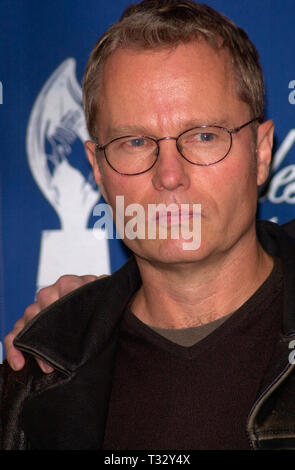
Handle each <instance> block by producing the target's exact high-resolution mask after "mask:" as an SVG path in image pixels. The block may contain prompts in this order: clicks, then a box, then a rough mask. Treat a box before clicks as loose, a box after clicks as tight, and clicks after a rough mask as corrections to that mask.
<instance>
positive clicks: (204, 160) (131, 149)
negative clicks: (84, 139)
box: [96, 118, 261, 176]
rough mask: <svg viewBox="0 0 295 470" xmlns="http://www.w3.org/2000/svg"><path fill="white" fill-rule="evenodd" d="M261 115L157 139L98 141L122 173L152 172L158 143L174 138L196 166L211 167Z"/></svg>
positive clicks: (158, 150)
mask: <svg viewBox="0 0 295 470" xmlns="http://www.w3.org/2000/svg"><path fill="white" fill-rule="evenodd" d="M260 119H261V118H254V119H251V121H248V122H246V123H245V124H242V125H241V126H239V127H235V128H234V129H226V128H225V127H221V126H199V127H194V128H192V129H188V130H186V131H184V132H182V133H181V134H180V135H179V136H178V137H169V136H168V137H161V138H160V139H155V138H153V137H149V136H145V135H127V136H123V137H117V138H116V139H112V140H111V141H110V142H108V143H107V144H105V145H99V144H98V143H96V146H97V149H98V150H100V151H103V152H104V156H105V159H106V161H107V162H108V164H109V165H110V167H111V168H112V169H113V170H115V171H116V172H117V173H120V174H121V175H129V176H135V175H140V174H142V173H145V172H147V171H149V170H150V169H151V168H152V167H153V166H154V165H155V163H156V161H157V160H158V156H159V153H160V146H159V142H161V141H162V140H175V141H176V147H177V150H178V152H179V153H180V155H181V156H182V157H183V158H184V159H185V160H186V161H187V162H189V163H191V164H193V165H200V166H209V165H213V164H214V163H218V162H220V161H221V160H223V159H224V158H225V157H226V156H227V155H228V154H229V152H230V150H231V148H232V136H233V134H236V133H237V132H239V131H240V130H241V129H243V128H244V127H246V126H248V125H249V124H252V123H253V122H255V121H258V120H260Z"/></svg>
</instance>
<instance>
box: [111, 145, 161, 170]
mask: <svg viewBox="0 0 295 470" xmlns="http://www.w3.org/2000/svg"><path fill="white" fill-rule="evenodd" d="M105 154H106V158H107V160H108V162H109V163H110V165H111V166H112V167H113V168H114V169H115V170H116V171H118V172H119V173H124V174H127V175H134V174H136V173H142V172H144V171H147V170H149V169H150V168H151V167H152V166H153V164H154V163H155V161H156V159H157V144H156V142H154V141H153V140H152V139H149V138H148V137H142V136H129V137H122V138H120V139H116V140H114V141H113V142H111V143H110V144H109V145H108V146H107V147H106V149H105Z"/></svg>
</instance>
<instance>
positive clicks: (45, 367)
mask: <svg viewBox="0 0 295 470" xmlns="http://www.w3.org/2000/svg"><path fill="white" fill-rule="evenodd" d="M36 361H37V363H38V365H39V367H40V369H41V370H42V371H43V372H44V373H45V374H51V372H53V371H54V368H53V367H52V366H50V365H49V364H48V363H47V362H45V361H42V359H39V358H37V357H36Z"/></svg>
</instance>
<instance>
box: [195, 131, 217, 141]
mask: <svg viewBox="0 0 295 470" xmlns="http://www.w3.org/2000/svg"><path fill="white" fill-rule="evenodd" d="M195 138H196V140H199V141H201V142H204V143H206V142H213V140H214V138H215V135H214V134H212V133H211V132H202V133H200V134H196V136H195Z"/></svg>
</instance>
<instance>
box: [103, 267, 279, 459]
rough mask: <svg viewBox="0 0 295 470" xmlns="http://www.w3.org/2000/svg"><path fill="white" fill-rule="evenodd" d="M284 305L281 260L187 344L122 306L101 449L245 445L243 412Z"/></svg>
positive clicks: (251, 397) (266, 360)
mask: <svg viewBox="0 0 295 470" xmlns="http://www.w3.org/2000/svg"><path fill="white" fill-rule="evenodd" d="M282 311H283V288H282V274H281V269H280V265H279V264H278V263H276V264H275V266H274V269H273V271H272V273H271V274H270V276H269V277H268V279H267V280H266V281H265V282H264V283H263V285H262V286H261V287H260V288H259V289H258V291H257V292H256V293H255V294H254V295H253V296H252V297H251V298H250V299H249V300H248V301H247V302H246V303H245V304H244V305H243V306H242V307H241V308H239V309H238V310H237V311H236V312H235V313H233V314H232V315H230V316H229V318H227V319H226V320H225V321H224V322H223V323H222V324H221V325H217V327H215V328H214V329H213V331H211V332H210V333H208V334H207V335H206V336H205V337H202V339H200V340H199V341H197V343H196V344H193V345H192V346H189V347H186V346H182V345H180V344H177V343H175V342H174V341H171V339H167V337H164V336H163V335H162V334H159V330H157V331H155V330H153V329H152V328H150V327H149V326H147V325H145V324H144V323H142V322H141V321H140V320H139V319H138V318H137V317H135V315H133V313H132V312H131V311H130V310H129V309H127V310H126V312H125V315H124V319H123V321H122V324H121V332H120V340H119V349H118V355H117V361H116V367H115V373H114V380H113V387H112V393H111V399H110V405H109V413H108V419H107V424H106V433H105V440H104V449H108V450H115V449H117V450H123V449H129V450H130V449H133V450H136V449H145V450H150V449H157V450H168V449H170V450H171V449H175V450H185V449H186V450H193V449H203V450H206V449H209V450H213V449H249V448H250V443H249V439H248V436H247V432H246V426H247V418H248V416H249V413H250V410H251V407H252V406H253V404H254V401H255V398H256V395H257V393H258V390H259V386H260V383H261V380H262V377H263V375H264V372H265V370H266V368H267V365H268V363H269V361H270V359H271V356H272V352H273V348H274V345H275V342H276V340H277V337H278V332H279V327H280V322H281V313H282Z"/></svg>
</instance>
